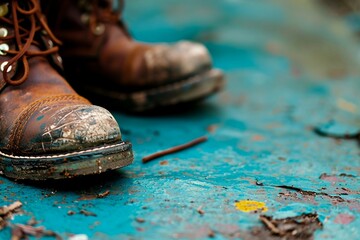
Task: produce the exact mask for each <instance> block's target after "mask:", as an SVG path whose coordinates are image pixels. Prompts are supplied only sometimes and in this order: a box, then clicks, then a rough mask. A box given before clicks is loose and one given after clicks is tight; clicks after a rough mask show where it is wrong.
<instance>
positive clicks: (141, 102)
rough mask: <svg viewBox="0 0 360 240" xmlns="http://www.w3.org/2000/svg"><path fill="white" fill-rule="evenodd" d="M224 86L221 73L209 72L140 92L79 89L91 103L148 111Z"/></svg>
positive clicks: (197, 98)
mask: <svg viewBox="0 0 360 240" xmlns="http://www.w3.org/2000/svg"><path fill="white" fill-rule="evenodd" d="M224 85H225V79H224V75H223V73H222V72H221V71H220V70H217V69H211V70H207V71H205V72H203V73H199V74H197V75H195V76H193V77H189V78H187V79H184V80H181V81H178V82H175V83H171V84H167V85H164V86H161V87H156V88H152V89H148V90H142V91H134V92H121V91H112V90H105V89H102V88H101V87H98V86H89V85H87V86H82V89H81V90H82V91H83V94H84V95H85V96H87V97H88V98H89V99H90V100H91V101H94V102H95V103H98V104H101V105H103V106H107V107H112V108H121V109H123V110H126V111H129V112H151V111H152V110H155V109H156V110H158V109H161V108H166V107H169V106H174V105H179V104H184V103H188V102H194V101H198V100H201V99H203V98H205V97H208V96H210V95H212V94H214V93H216V92H218V91H220V90H221V89H223V87H224Z"/></svg>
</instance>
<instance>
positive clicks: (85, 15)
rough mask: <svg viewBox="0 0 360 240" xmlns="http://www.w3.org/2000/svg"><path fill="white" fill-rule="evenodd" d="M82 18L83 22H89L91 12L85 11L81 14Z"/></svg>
mask: <svg viewBox="0 0 360 240" xmlns="http://www.w3.org/2000/svg"><path fill="white" fill-rule="evenodd" d="M80 19H81V22H82V23H84V24H87V23H88V22H89V21H90V16H89V14H86V13H83V14H81V17H80Z"/></svg>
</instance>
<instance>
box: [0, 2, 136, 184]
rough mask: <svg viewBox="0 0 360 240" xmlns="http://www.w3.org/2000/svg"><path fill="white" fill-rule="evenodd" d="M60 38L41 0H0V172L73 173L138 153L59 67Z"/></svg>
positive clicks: (115, 164) (116, 164)
mask: <svg viewBox="0 0 360 240" xmlns="http://www.w3.org/2000/svg"><path fill="white" fill-rule="evenodd" d="M57 43H59V41H58V40H57V39H56V38H55V37H54V35H53V34H52V33H51V31H50V30H49V28H48V26H47V23H46V21H45V18H44V16H43V15H42V13H41V11H40V3H39V1H38V0H7V1H4V0H0V70H1V72H0V173H1V174H3V175H5V176H7V177H10V178H15V179H31V180H45V179H61V178H71V177H74V176H78V175H87V174H95V173H101V172H105V171H107V170H110V169H117V168H120V167H124V166H126V165H128V164H130V163H131V162H132V160H133V155H132V150H131V144H130V143H126V142H123V141H122V140H121V133H120V129H119V126H118V124H117V123H116V121H115V119H114V117H113V116H112V115H111V114H110V113H109V112H108V111H107V110H105V109H103V108H101V107H97V106H93V105H91V104H90V103H89V101H88V100H86V99H84V98H82V97H80V96H79V95H77V94H76V92H75V91H74V90H73V89H72V88H71V87H70V86H69V85H68V83H67V82H66V81H65V80H64V79H63V78H62V77H61V76H60V75H59V73H58V72H57V71H56V70H55V69H57V70H59V69H61V58H60V57H59V55H58V54H57V51H58V47H57V46H56V44H57Z"/></svg>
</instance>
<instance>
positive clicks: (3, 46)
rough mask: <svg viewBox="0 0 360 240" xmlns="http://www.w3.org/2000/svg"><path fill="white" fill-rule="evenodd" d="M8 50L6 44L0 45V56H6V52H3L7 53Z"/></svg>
mask: <svg viewBox="0 0 360 240" xmlns="http://www.w3.org/2000/svg"><path fill="white" fill-rule="evenodd" d="M9 49H10V48H9V45H7V44H6V43H3V44H0V55H2V56H4V55H6V52H3V51H9Z"/></svg>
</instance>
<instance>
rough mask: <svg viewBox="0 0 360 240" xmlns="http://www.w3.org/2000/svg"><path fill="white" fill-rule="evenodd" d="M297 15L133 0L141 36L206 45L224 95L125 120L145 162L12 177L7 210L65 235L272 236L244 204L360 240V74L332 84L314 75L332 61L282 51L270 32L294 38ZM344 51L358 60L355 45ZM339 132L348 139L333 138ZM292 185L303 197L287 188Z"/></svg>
mask: <svg viewBox="0 0 360 240" xmlns="http://www.w3.org/2000/svg"><path fill="white" fill-rule="evenodd" d="M286 14H289V13H287V12H286V11H285V10H284V9H283V8H282V7H279V6H276V7H273V6H271V5H269V4H265V5H263V4H259V3H257V4H255V3H252V1H230V0H228V1H225V0H224V1H215V0H209V1H205V0H204V1H200V0H198V1H190V0H184V1H175V0H171V1H170V0H166V1H165V0H157V1H140V0H131V1H128V3H127V8H126V13H125V17H126V19H127V20H128V23H129V27H130V29H131V32H132V33H133V34H134V36H135V37H136V38H137V39H140V40H143V41H150V42H156V41H169V42H172V41H176V40H179V39H189V40H194V41H200V42H203V43H205V44H206V45H207V47H208V48H209V50H210V52H211V54H212V56H213V58H214V65H215V66H216V67H218V68H222V69H223V70H224V71H225V73H226V77H227V81H228V83H227V87H226V89H225V90H224V91H223V92H222V93H221V94H219V95H218V96H215V97H212V98H210V99H208V100H207V101H205V102H204V103H202V104H200V105H199V106H195V107H192V108H189V109H187V110H186V111H185V110H184V111H179V112H178V113H173V114H171V115H158V116H131V115H126V114H124V113H121V112H117V111H113V113H114V115H115V117H116V119H117V120H118V122H119V124H120V127H121V129H122V132H123V135H124V138H125V139H126V140H129V141H131V142H132V143H133V146H134V151H135V155H136V158H135V162H134V164H133V165H131V166H129V167H126V168H124V169H121V170H119V171H115V172H111V173H108V174H103V175H100V176H94V177H88V178H81V179H78V180H71V181H65V182H64V181H62V182H50V183H41V184H40V183H24V182H13V181H10V180H7V179H6V178H1V179H0V191H1V198H0V206H2V205H7V204H10V203H11V202H13V201H15V200H20V201H21V202H22V203H23V204H24V206H23V210H24V211H25V213H24V214H22V215H16V216H15V217H14V219H13V220H12V222H14V223H16V222H26V221H27V220H28V219H30V218H31V217H35V218H36V219H37V220H38V221H40V223H39V226H44V227H46V228H47V229H50V230H53V231H56V232H58V233H59V234H60V235H61V236H63V237H64V238H65V239H67V238H68V237H69V236H71V235H72V234H86V235H87V236H88V237H89V239H207V238H208V237H209V236H212V237H214V238H215V239H231V238H235V236H237V235H236V233H242V234H243V236H248V235H246V234H245V233H248V234H251V229H252V228H253V227H256V226H262V223H261V222H260V221H259V215H260V213H259V212H258V213H254V212H244V211H241V210H239V209H237V208H236V206H235V204H236V202H239V201H240V202H241V201H244V200H254V201H257V202H259V203H263V204H265V205H266V208H267V209H268V210H267V211H266V212H264V214H266V215H270V216H274V217H276V218H284V217H291V216H296V215H300V214H302V213H315V212H316V213H317V214H318V215H319V219H320V221H321V222H322V223H323V229H322V230H317V231H316V232H315V239H360V230H359V226H360V202H359V196H360V183H359V174H360V156H359V155H360V147H359V141H357V139H356V138H351V137H352V136H353V135H356V134H357V133H358V132H359V129H360V97H359V90H360V81H359V80H358V76H360V75H357V74H358V73H357V72H356V71H355V72H351V70H352V69H351V66H349V68H350V69H349V72H351V73H352V75H351V76H350V75H341V76H340V77H338V75H336V77H337V79H330V77H331V76H333V75H330V77H327V75H326V74H321V73H318V72H317V71H315V70H319V69H320V70H321V69H324V68H325V67H326V64H325V63H324V64H323V65H321V66H319V67H316V68H312V66H311V65H310V66H308V65H307V64H306V63H308V62H306V61H305V63H304V61H302V62H301V61H300V62H299V65H298V66H299V68H300V70H298V68H297V67H294V61H295V60H299V59H300V60H301V54H296V53H301V52H303V50H302V49H298V52H295V54H294V52H293V51H284V54H278V52H277V48H276V44H275V47H272V46H273V42H274V41H275V43H276V40H278V41H280V42H281V41H284V42H285V41H293V40H294V39H290V38H287V37H286V34H283V33H279V31H275V30H274V32H273V34H278V35H276V36H275V35H274V36H275V37H274V38H271V36H272V35H271V31H269V30H268V31H263V27H264V26H265V25H271V22H272V23H273V24H274V25H277V24H276V23H279V24H278V25H279V26H282V27H283V28H282V29H284V28H285V27H286V26H283V25H281V24H284V19H283V18H284V17H286ZM270 15H271V16H270ZM304 22H305V20H304ZM254 23H256V24H254ZM260 23H266V24H264V26H263V25H262V24H260ZM280 23H281V24H280ZM304 24H305V23H304ZM257 27H258V28H257ZM301 27H302V25H301V26H299V28H301ZM312 27H313V28H316V27H317V26H316V25H314V26H312ZM319 31H320V30H319ZM321 31H325V30H324V29H322V30H321ZM303 32H304V34H305V33H306V34H309V32H310V33H311V31H309V32H307V31H305V30H304V31H303ZM315 32H316V31H315ZM330 33H331V29H329V32H327V34H330ZM326 36H327V37H326V39H325V40H326V41H331V39H330V38H329V37H328V36H329V35H326ZM320 40H321V39H320ZM320 40H319V41H320ZM325 40H324V41H325ZM337 41H338V40H337V39H336V37H335V40H334V41H333V42H332V43H331V44H333V43H334V42H335V43H337ZM339 41H340V40H339ZM294 44H295V43H294ZM321 45H322V44H320V45H319V46H321ZM335 45H336V44H335ZM281 46H283V45H281ZM288 46H292V45H291V44H289V45H288ZM296 46H299V47H301V46H302V45H301V44H298V45H296ZM280 50H281V49H280ZM333 50H334V51H335V50H336V49H333ZM304 51H305V52H306V50H304ZM312 51H314V52H316V49H315V50H312ZM344 51H349V52H350V53H343V52H342V54H344V55H345V54H351V52H352V49H351V45H349V47H347V48H346V49H345V48H344ZM314 54H315V53H314ZM354 54H355V53H354ZM337 56H338V58H339V59H341V57H342V55H337ZM352 57H353V56H352V55H351V56H349V59H350V60H351V61H352ZM354 58H356V56H355V57H354ZM294 59H295V60H294ZM309 59H313V58H312V57H309ZM345 60H346V59H345ZM318 61H319V62H320V61H321V59H318ZM319 62H317V63H319ZM352 62H354V61H352ZM301 63H303V64H301ZM324 66H325V67H324ZM301 67H302V68H301ZM314 69H315V70H314ZM329 134H330V135H336V136H337V137H343V136H348V137H346V138H333V137H326V136H323V135H329ZM204 135H206V136H208V138H209V140H208V141H207V142H205V143H203V144H201V145H198V146H196V147H194V148H192V149H188V150H186V151H182V152H179V153H176V154H172V155H169V156H166V157H163V158H161V159H158V160H154V161H152V162H150V163H148V164H143V163H141V158H142V157H143V156H145V155H148V154H151V153H154V152H156V151H158V150H160V149H166V148H168V147H171V146H174V145H178V144H182V143H185V142H187V141H189V140H192V139H194V138H197V137H200V136H204ZM349 136H350V137H349ZM285 185H286V186H292V187H294V188H293V189H291V188H288V189H284V188H280V187H277V186H285ZM296 188H299V189H302V190H303V191H310V192H313V193H312V194H310V195H309V194H303V193H304V192H301V191H297V190H296ZM106 191H110V194H109V195H108V196H106V197H105V198H96V196H97V194H100V193H103V192H106ZM199 209H201V211H200V212H201V214H200V213H199V211H198V210H199ZM81 210H86V211H89V212H92V213H94V214H96V216H85V215H83V214H80V211H81ZM69 211H73V212H74V213H75V214H74V215H68V212H69ZM9 237H10V230H9V229H5V230H3V231H1V232H0V239H9ZM244 238H245V237H244Z"/></svg>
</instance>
